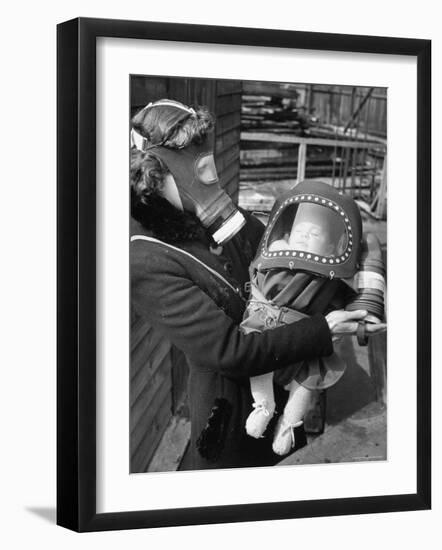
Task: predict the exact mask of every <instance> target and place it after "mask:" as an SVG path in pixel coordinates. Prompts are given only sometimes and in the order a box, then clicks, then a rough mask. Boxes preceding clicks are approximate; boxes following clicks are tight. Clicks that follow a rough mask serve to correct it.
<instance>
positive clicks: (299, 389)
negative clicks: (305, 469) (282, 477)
mask: <svg viewBox="0 0 442 550" xmlns="http://www.w3.org/2000/svg"><path fill="white" fill-rule="evenodd" d="M289 392H290V393H289V398H288V400H287V404H286V406H285V407H284V412H283V414H282V415H281V418H280V419H279V421H278V425H277V426H276V430H275V437H274V439H273V446H272V447H273V451H274V452H275V453H276V454H278V455H281V456H283V455H285V454H287V453H288V452H290V450H291V449H292V448H293V447H294V446H295V436H294V428H296V427H297V426H300V425H301V424H302V422H303V420H304V415H305V413H306V412H307V410H308V407H309V405H310V400H311V396H312V392H311V391H310V390H308V389H306V388H304V386H301V385H300V384H298V383H297V382H296V381H295V380H293V381H292V382H291V383H290V387H289Z"/></svg>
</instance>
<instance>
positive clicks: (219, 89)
mask: <svg viewBox="0 0 442 550" xmlns="http://www.w3.org/2000/svg"><path fill="white" fill-rule="evenodd" d="M240 93H242V81H241V80H217V82H216V94H217V96H218V97H220V96H223V95H230V94H240Z"/></svg>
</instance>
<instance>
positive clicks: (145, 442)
mask: <svg viewBox="0 0 442 550" xmlns="http://www.w3.org/2000/svg"><path fill="white" fill-rule="evenodd" d="M170 418H171V413H170V403H169V402H168V400H167V399H165V400H164V402H163V403H162V405H161V407H160V409H159V410H158V411H157V414H156V416H155V418H154V419H153V421H152V424H151V426H150V429H149V430H147V431H146V433H145V435H144V438H143V439H142V441H141V443H140V444H139V446H138V447H137V448H136V449H134V450H133V451H131V460H130V471H131V473H136V472H145V471H146V470H147V467H148V464H149V462H150V460H151V458H152V456H153V455H154V453H155V451H156V449H157V447H158V444H159V442H160V441H161V438H162V436H163V434H164V431H165V430H166V428H167V425H168V423H169V421H170Z"/></svg>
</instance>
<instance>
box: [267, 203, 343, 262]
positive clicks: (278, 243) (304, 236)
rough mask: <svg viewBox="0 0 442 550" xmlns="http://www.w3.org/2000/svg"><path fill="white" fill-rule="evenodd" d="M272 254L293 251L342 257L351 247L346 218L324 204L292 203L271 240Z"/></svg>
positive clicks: (273, 231)
mask: <svg viewBox="0 0 442 550" xmlns="http://www.w3.org/2000/svg"><path fill="white" fill-rule="evenodd" d="M267 248H268V250H269V251H277V250H293V251H299V252H306V253H310V254H315V255H318V256H322V257H327V258H332V257H335V256H340V255H341V254H343V253H344V251H345V250H346V248H347V233H346V229H345V223H344V220H343V218H342V216H341V215H340V214H339V213H338V212H336V211H335V210H334V209H332V208H330V207H328V206H323V205H320V204H312V203H300V204H290V205H288V206H286V207H285V208H284V210H282V212H281V213H280V214H279V217H278V219H277V220H276V221H275V224H274V226H273V229H272V231H271V233H270V235H269V237H268V240H267Z"/></svg>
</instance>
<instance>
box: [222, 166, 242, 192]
mask: <svg viewBox="0 0 442 550" xmlns="http://www.w3.org/2000/svg"><path fill="white" fill-rule="evenodd" d="M239 173H240V172H239V163H238V162H233V163H232V164H231V165H230V166H227V168H225V169H224V170H223V172H222V174H221V175H220V180H221V185H222V187H225V186H226V185H227V183H228V182H229V181H230V180H231V179H232V178H237V179H238V180H239Z"/></svg>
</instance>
